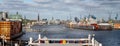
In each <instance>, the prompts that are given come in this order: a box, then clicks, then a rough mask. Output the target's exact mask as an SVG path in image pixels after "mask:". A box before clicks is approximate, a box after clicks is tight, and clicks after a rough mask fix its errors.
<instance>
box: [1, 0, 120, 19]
mask: <svg viewBox="0 0 120 46" xmlns="http://www.w3.org/2000/svg"><path fill="white" fill-rule="evenodd" d="M0 11H8V12H9V14H15V13H16V12H17V11H18V12H19V14H21V15H22V16H26V17H27V18H28V19H37V15H38V13H39V14H40V17H41V18H48V19H51V17H52V16H53V17H55V18H56V19H68V18H69V16H70V15H71V16H72V17H75V16H76V17H85V16H88V15H89V14H91V15H95V16H96V17H97V18H98V19H101V18H105V19H107V18H108V16H109V15H111V16H112V18H113V19H114V17H115V16H116V14H117V13H118V15H120V0H0ZM118 19H120V16H119V17H118Z"/></svg>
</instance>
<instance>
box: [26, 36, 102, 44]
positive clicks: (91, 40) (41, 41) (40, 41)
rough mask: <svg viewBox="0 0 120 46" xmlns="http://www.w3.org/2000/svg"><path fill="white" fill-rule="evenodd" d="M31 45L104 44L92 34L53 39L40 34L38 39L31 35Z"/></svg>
mask: <svg viewBox="0 0 120 46" xmlns="http://www.w3.org/2000/svg"><path fill="white" fill-rule="evenodd" d="M28 45H29V46H32V45H34V46H43V45H44V46H48V45H49V46H53V45H54V46H62V45H64V46H69V45H73V46H84V45H87V46H102V44H101V43H99V42H98V41H97V40H95V39H94V37H92V36H91V35H88V38H80V39H52V38H49V39H48V38H47V37H44V38H41V35H39V37H38V40H35V41H33V39H32V37H30V40H29V42H28Z"/></svg>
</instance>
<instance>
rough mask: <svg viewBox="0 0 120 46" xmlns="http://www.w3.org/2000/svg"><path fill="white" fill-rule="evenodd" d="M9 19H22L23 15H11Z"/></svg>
mask: <svg viewBox="0 0 120 46" xmlns="http://www.w3.org/2000/svg"><path fill="white" fill-rule="evenodd" d="M8 17H9V19H21V18H22V15H19V14H15V15H9V16H8Z"/></svg>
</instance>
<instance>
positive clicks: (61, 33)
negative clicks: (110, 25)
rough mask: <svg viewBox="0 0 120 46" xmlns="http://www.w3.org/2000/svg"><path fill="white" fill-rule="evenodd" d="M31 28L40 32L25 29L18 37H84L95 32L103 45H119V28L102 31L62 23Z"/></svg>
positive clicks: (25, 38)
mask: <svg viewBox="0 0 120 46" xmlns="http://www.w3.org/2000/svg"><path fill="white" fill-rule="evenodd" d="M31 28H32V29H35V30H41V31H40V32H34V31H33V32H31V31H29V30H25V31H26V34H24V35H23V36H21V37H20V38H18V39H21V40H29V38H30V37H33V39H34V40H36V39H38V34H41V35H42V37H44V36H46V37H47V38H84V37H87V36H88V34H95V39H96V40H97V41H99V42H100V43H102V44H103V46H120V30H112V31H109V30H104V31H92V30H80V29H70V28H66V27H64V26H63V25H46V26H39V25H37V26H32V27H31Z"/></svg>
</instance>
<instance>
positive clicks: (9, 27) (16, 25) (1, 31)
mask: <svg viewBox="0 0 120 46" xmlns="http://www.w3.org/2000/svg"><path fill="white" fill-rule="evenodd" d="M3 16H4V14H3ZM3 18H5V20H2V21H0V36H4V38H3V37H0V38H1V39H7V40H11V39H14V38H16V37H18V36H20V35H22V34H23V32H22V17H21V15H19V14H18V13H17V14H15V15H10V16H8V18H7V16H6V15H5V16H4V17H3Z"/></svg>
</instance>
